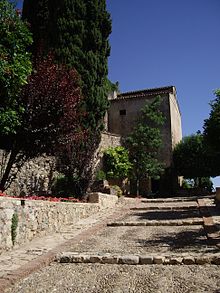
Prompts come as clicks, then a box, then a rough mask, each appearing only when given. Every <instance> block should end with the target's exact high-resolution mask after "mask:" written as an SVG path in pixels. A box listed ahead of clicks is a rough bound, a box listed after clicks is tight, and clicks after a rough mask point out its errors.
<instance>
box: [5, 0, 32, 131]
mask: <svg viewBox="0 0 220 293" xmlns="http://www.w3.org/2000/svg"><path fill="white" fill-rule="evenodd" d="M14 8H15V7H14V5H13V4H12V3H9V1H7V0H2V1H0V135H1V136H2V135H9V134H15V133H16V131H17V128H18V127H19V125H20V123H21V116H22V113H23V112H24V107H23V105H22V104H21V102H20V100H19V95H20V92H21V89H22V87H23V86H24V85H25V84H26V83H27V77H28V75H29V74H30V73H31V70H32V66H31V61H30V57H31V56H30V54H29V53H28V52H27V47H28V46H30V45H31V43H32V37H31V33H30V32H29V30H28V28H27V26H26V24H25V23H24V22H23V21H22V20H21V19H20V17H19V14H18V12H16V11H15V9H14Z"/></svg>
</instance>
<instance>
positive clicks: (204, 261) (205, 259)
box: [195, 256, 211, 265]
mask: <svg viewBox="0 0 220 293" xmlns="http://www.w3.org/2000/svg"><path fill="white" fill-rule="evenodd" d="M210 262H211V260H210V259H209V258H208V257H202V256H201V257H196V258H195V263H196V264H197V265H204V264H208V263H210Z"/></svg>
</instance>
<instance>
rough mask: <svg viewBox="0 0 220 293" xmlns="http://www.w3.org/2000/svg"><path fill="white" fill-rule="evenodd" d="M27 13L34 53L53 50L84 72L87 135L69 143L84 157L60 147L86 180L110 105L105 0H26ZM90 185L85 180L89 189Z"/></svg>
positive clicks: (65, 159) (59, 58)
mask: <svg viewBox="0 0 220 293" xmlns="http://www.w3.org/2000/svg"><path fill="white" fill-rule="evenodd" d="M23 18H24V19H26V20H27V21H28V22H29V23H30V27H31V30H32V32H33V38H34V46H33V48H32V50H33V53H35V52H37V51H38V49H39V47H40V48H41V50H42V49H43V51H44V52H45V54H47V52H48V50H49V51H50V50H52V51H53V52H54V54H55V59H56V60H57V62H58V63H61V64H65V65H66V66H68V67H69V68H74V69H76V70H77V72H78V74H79V76H80V79H81V89H82V95H83V97H84V99H83V102H82V103H81V111H82V112H84V113H86V115H84V118H83V119H82V120H81V123H82V127H83V128H86V129H87V139H86V141H84V142H83V143H82V144H79V145H78V144H77V145H78V147H77V145H76V144H75V143H74V144H73V145H72V147H70V145H69V150H70V149H72V150H73V146H74V145H75V148H76V149H77V148H78V149H79V152H80V154H81V153H83V155H82V156H81V157H82V158H84V160H81V162H78V161H77V159H76V157H75V154H76V152H75V151H74V150H73V152H72V154H70V152H68V153H67V152H66V153H65V154H61V153H60V157H59V160H60V161H62V162H69V165H71V166H72V168H73V169H75V168H74V167H73V165H74V164H75V166H78V167H77V168H78V172H77V173H78V174H79V177H85V178H84V179H86V180H84V181H85V182H89V180H88V179H89V178H90V177H91V175H92V173H91V172H90V170H91V160H92V159H93V154H94V152H95V150H96V149H97V147H98V144H99V142H100V132H101V130H102V127H103V125H102V122H103V118H104V115H105V112H106V110H107V108H108V99H107V94H108V90H109V82H108V80H107V74H108V67H107V59H108V56H109V54H110V46H109V42H108V37H109V34H110V33H111V20H110V15H109V13H108V12H107V10H106V1H105V0H62V1H60V0H24V4H23ZM39 28H40V29H39ZM67 154H69V155H68V156H66V155H67ZM71 158H72V159H71ZM70 159H71V160H72V161H70ZM82 162H84V164H82ZM79 163H81V164H80V166H79V165H78V164H79ZM61 165H62V166H64V164H63V163H62V164H61ZM83 166H84V168H82V167H83ZM80 170H81V171H80ZM85 171H86V172H85ZM82 179H83V178H82ZM86 188H87V187H86V186H84V190H86Z"/></svg>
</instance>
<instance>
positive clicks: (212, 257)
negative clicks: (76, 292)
mask: <svg viewBox="0 0 220 293" xmlns="http://www.w3.org/2000/svg"><path fill="white" fill-rule="evenodd" d="M56 261H57V262H58V263H101V264H126V265H152V264H155V265H205V264H213V265H220V254H209V255H205V256H204V255H196V256H191V255H189V256H181V255H180V256H169V255H136V254H134V255H133V254H130V255H117V254H110V253H86V252H85V253H77V252H64V253H61V254H59V255H57V257H56Z"/></svg>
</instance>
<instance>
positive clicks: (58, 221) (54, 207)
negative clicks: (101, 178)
mask: <svg viewBox="0 0 220 293" xmlns="http://www.w3.org/2000/svg"><path fill="white" fill-rule="evenodd" d="M91 201H92V202H94V203H62V202H49V201H34V200H25V202H22V201H21V200H19V199H12V198H5V197H0V253H1V252H2V251H4V250H7V249H10V248H12V247H13V243H12V235H11V232H12V218H13V215H16V216H18V225H17V228H16V234H17V235H16V237H15V245H16V246H18V245H22V244H24V243H27V242H28V241H30V240H32V239H33V238H35V237H39V236H43V235H46V234H48V233H52V232H59V231H61V229H62V227H64V226H65V225H68V224H73V223H76V222H77V221H78V220H80V219H83V218H87V217H89V216H91V215H93V214H95V213H97V212H99V211H100V210H101V209H104V208H107V207H108V208H109V207H113V206H115V204H116V202H117V201H118V197H116V196H111V195H102V194H100V193H99V194H94V195H93V197H92V199H91ZM23 203H25V204H24V205H22V204H23Z"/></svg>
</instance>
